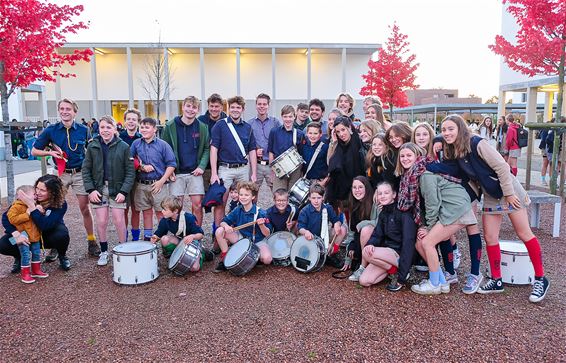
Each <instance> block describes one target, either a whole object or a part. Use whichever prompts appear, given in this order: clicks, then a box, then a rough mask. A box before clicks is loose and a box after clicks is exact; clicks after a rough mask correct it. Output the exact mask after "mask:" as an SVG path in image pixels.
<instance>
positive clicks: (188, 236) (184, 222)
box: [151, 197, 212, 272]
mask: <svg viewBox="0 0 566 363" xmlns="http://www.w3.org/2000/svg"><path fill="white" fill-rule="evenodd" d="M161 207H162V208H163V218H161V220H160V221H159V225H158V226H157V230H156V231H155V233H154V234H153V236H151V242H153V243H156V242H157V241H158V240H159V239H161V248H162V249H163V256H165V257H167V258H169V257H171V254H172V253H173V251H174V250H175V248H176V247H177V245H178V244H179V243H181V242H183V243H185V244H190V243H191V242H192V241H199V240H202V239H203V238H204V232H203V230H202V228H201V227H200V226H199V225H198V224H197V223H196V222H197V221H196V217H195V216H194V215H192V214H191V213H189V212H184V213H183V214H181V212H182V208H183V205H182V204H181V202H180V201H179V199H177V198H175V197H167V198H166V199H165V200H163V202H161ZM168 233H172V235H170V234H168ZM203 260H206V261H211V260H212V252H209V251H207V250H205V249H204V248H203V247H202V245H201V259H200V261H195V263H194V265H193V266H191V271H193V272H196V271H198V270H200V268H201V267H202V262H203Z"/></svg>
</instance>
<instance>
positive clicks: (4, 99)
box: [0, 61, 15, 205]
mask: <svg viewBox="0 0 566 363" xmlns="http://www.w3.org/2000/svg"><path fill="white" fill-rule="evenodd" d="M0 96H1V97H0V98H1V104H2V123H3V125H4V129H5V131H4V143H5V144H6V149H5V151H4V155H5V160H6V185H7V191H8V205H10V204H11V203H12V202H13V201H14V194H15V191H14V162H13V160H12V137H11V135H10V129H9V127H10V113H9V112H8V97H10V96H9V95H8V86H7V85H6V82H4V62H1V61H0ZM0 194H2V193H0ZM0 204H1V200H0Z"/></svg>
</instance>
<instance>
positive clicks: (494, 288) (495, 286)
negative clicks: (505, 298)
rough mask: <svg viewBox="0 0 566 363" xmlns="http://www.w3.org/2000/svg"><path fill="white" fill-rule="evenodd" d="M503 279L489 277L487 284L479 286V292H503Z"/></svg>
mask: <svg viewBox="0 0 566 363" xmlns="http://www.w3.org/2000/svg"><path fill="white" fill-rule="evenodd" d="M503 291H504V289H503V281H502V280H501V279H495V280H494V279H492V278H490V279H488V280H487V282H486V283H485V285H483V286H482V287H480V288H479V290H478V293H480V294H495V293H499V292H503Z"/></svg>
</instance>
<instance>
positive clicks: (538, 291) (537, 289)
mask: <svg viewBox="0 0 566 363" xmlns="http://www.w3.org/2000/svg"><path fill="white" fill-rule="evenodd" d="M543 292H544V281H542V280H535V282H534V283H533V292H532V293H531V295H537V296H542V293H543Z"/></svg>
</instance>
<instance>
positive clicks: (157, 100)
mask: <svg viewBox="0 0 566 363" xmlns="http://www.w3.org/2000/svg"><path fill="white" fill-rule="evenodd" d="M155 50H157V52H154V53H153V54H150V55H148V56H147V58H146V62H145V71H144V77H143V78H141V79H140V84H141V86H142V88H143V89H144V91H145V92H146V94H147V97H148V99H149V100H150V101H151V102H152V103H153V105H154V107H155V112H156V115H157V120H158V121H159V115H160V108H161V104H163V103H164V102H165V100H166V99H167V98H168V95H169V94H170V93H171V91H172V90H173V88H172V82H171V79H172V75H173V71H172V68H171V63H170V62H168V61H167V59H166V52H167V51H168V50H167V49H166V48H163V46H162V45H161V43H158V44H156V45H155Z"/></svg>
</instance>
